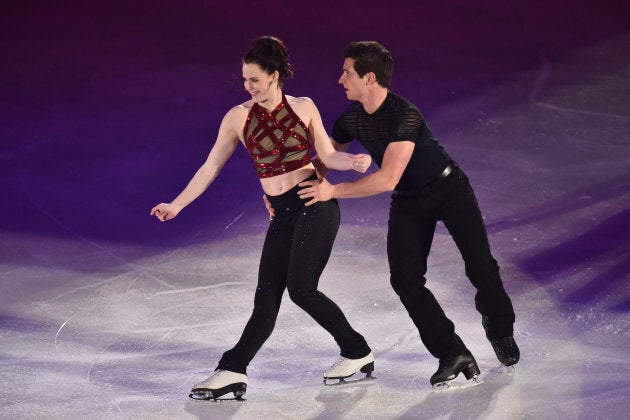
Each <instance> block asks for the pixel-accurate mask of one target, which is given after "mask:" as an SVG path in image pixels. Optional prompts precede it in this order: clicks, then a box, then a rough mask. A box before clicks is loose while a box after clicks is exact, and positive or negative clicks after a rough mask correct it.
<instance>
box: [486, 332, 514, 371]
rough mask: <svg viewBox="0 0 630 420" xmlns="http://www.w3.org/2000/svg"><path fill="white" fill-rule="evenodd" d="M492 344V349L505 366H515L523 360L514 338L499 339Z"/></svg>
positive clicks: (491, 342) (492, 341)
mask: <svg viewBox="0 0 630 420" xmlns="http://www.w3.org/2000/svg"><path fill="white" fill-rule="evenodd" d="M490 344H492V348H493V349H494V353H495V354H496V355H497V359H499V362H501V363H503V364H504V365H505V366H512V365H515V364H516V363H517V362H518V361H519V359H520V358H521V352H520V351H519V349H518V346H517V345H516V341H514V337H513V336H509V337H504V338H497V339H495V340H492V339H491V340H490Z"/></svg>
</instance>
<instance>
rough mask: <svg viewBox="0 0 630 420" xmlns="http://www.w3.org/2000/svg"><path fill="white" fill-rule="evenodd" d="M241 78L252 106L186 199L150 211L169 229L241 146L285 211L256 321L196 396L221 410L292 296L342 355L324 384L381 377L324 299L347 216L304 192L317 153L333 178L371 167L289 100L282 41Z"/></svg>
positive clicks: (263, 45)
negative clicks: (324, 282)
mask: <svg viewBox="0 0 630 420" xmlns="http://www.w3.org/2000/svg"><path fill="white" fill-rule="evenodd" d="M242 71H243V83H244V87H245V90H246V91H247V92H248V93H249V94H250V95H251V99H250V100H248V101H246V102H244V103H242V104H240V105H237V106H235V107H234V108H232V109H230V110H229V111H228V112H227V114H226V115H225V116H224V118H223V120H222V122H221V125H220V128H219V133H218V136H217V139H216V142H215V144H214V146H213V147H212V150H211V151H210V154H209V155H208V159H207V160H206V162H205V163H204V164H203V165H202V166H201V167H200V168H199V170H198V171H197V173H196V174H195V175H194V176H193V178H192V179H191V180H190V182H189V183H188V185H187V186H186V187H185V188H184V190H183V191H182V192H181V193H180V194H179V195H178V196H177V197H176V198H175V199H174V200H173V201H172V202H170V203H161V204H158V205H157V206H155V207H154V208H153V209H152V210H151V215H154V216H156V217H157V218H158V219H159V220H160V221H162V222H164V221H167V220H170V219H172V218H174V217H176V216H177V214H178V213H179V212H180V211H181V210H182V209H183V208H184V207H186V206H187V205H188V204H190V203H191V202H192V201H193V200H195V199H196V198H197V197H199V196H200V195H201V194H202V193H203V192H204V191H205V190H206V189H207V188H208V187H209V186H210V184H212V182H213V181H214V180H215V179H216V177H217V175H218V174H219V172H220V170H221V168H222V167H223V165H224V164H225V162H226V161H227V160H228V158H229V157H230V156H231V155H232V153H233V152H234V151H235V149H236V147H237V145H238V142H239V141H240V142H241V143H243V145H244V146H245V148H246V149H247V151H248V152H249V154H250V156H251V159H252V162H253V165H254V168H255V170H256V172H257V174H258V177H259V178H260V183H261V185H262V189H263V191H264V192H265V197H266V199H267V200H268V201H269V202H270V204H271V205H272V206H273V208H275V209H277V210H276V212H275V215H274V217H273V219H272V220H271V221H270V223H269V228H268V230H267V235H266V238H265V242H264V246H263V250H262V256H261V259H260V266H259V272H258V284H257V287H256V293H255V296H254V310H253V312H252V315H251V317H250V319H249V321H248V322H247V325H246V326H245V329H244V331H243V333H242V335H241V338H240V340H239V341H238V343H236V345H235V346H234V348H232V349H231V350H228V351H226V352H225V353H224V354H223V357H222V358H221V360H220V361H219V364H218V366H217V368H216V370H215V372H214V374H213V375H212V376H211V377H209V378H208V379H206V380H204V381H202V382H200V383H198V384H196V385H194V386H193V388H192V391H191V394H190V397H191V398H193V399H205V400H209V399H212V400H216V399H217V398H219V397H221V396H222V395H225V394H227V393H229V392H233V393H234V397H235V398H236V399H241V396H242V395H244V394H245V391H246V389H247V375H246V369H247V366H248V365H249V363H250V362H251V360H252V359H253V358H254V356H255V355H256V353H257V352H258V350H259V349H260V348H261V347H262V345H263V344H264V342H265V340H267V338H269V336H270V335H271V332H272V331H273V328H274V325H275V322H276V318H277V315H278V310H279V309H280V301H281V299H282V294H283V292H284V290H285V289H288V291H289V296H290V298H291V300H292V301H293V302H295V303H296V304H297V305H298V306H299V307H300V308H302V309H303V310H304V311H306V312H307V313H308V314H309V315H310V316H311V317H312V318H313V319H314V320H315V321H316V322H317V323H319V325H321V326H322V327H323V328H324V329H325V330H326V331H328V332H329V333H330V334H331V335H332V337H333V338H334V340H335V341H336V342H337V344H338V345H339V347H340V349H341V351H340V355H341V357H340V359H339V360H338V361H337V362H335V363H334V364H333V365H332V367H331V368H330V369H328V370H327V371H326V372H324V383H326V380H329V379H338V380H340V381H343V378H346V377H349V376H351V375H354V374H355V373H356V372H358V371H361V372H363V373H366V374H367V376H368V377H369V376H370V374H371V372H372V371H373V370H374V357H373V355H372V352H371V350H370V347H369V346H368V345H367V343H366V341H365V339H364V338H363V336H361V334H359V333H358V332H356V331H355V330H354V329H353V328H352V327H351V326H350V324H349V323H348V321H347V319H346V317H345V316H344V314H343V312H342V311H341V310H340V309H339V307H338V306H337V305H336V304H335V303H334V302H333V301H331V300H330V299H329V298H327V297H326V296H325V295H324V294H323V293H321V292H319V291H318V290H317V285H318V282H319V277H320V275H321V274H322V271H323V270H324V267H325V265H326V263H327V262H328V258H329V257H330V254H331V251H332V246H333V241H334V240H335V236H336V235H337V231H338V228H339V221H340V216H339V206H338V204H337V202H336V201H335V200H331V201H325V202H320V203H317V204H315V205H313V206H308V207H306V206H305V205H304V201H303V200H301V199H300V197H299V196H298V194H297V190H298V187H297V185H298V184H299V183H300V182H302V181H305V180H315V179H317V175H316V171H315V165H314V164H313V162H312V161H311V155H312V153H311V152H312V148H313V146H314V147H315V149H316V150H317V153H318V159H319V160H321V162H323V164H324V165H325V166H326V167H327V168H332V169H338V170H349V169H353V170H356V171H358V172H365V171H366V170H367V168H368V167H369V165H370V163H371V158H370V157H369V155H365V154H359V155H350V154H347V153H343V152H337V151H335V150H334V148H333V146H332V144H331V142H330V140H329V139H328V136H327V134H326V131H325V129H324V126H323V123H322V120H321V117H320V114H319V111H318V110H317V107H316V106H315V104H314V103H313V101H312V100H310V99H309V98H304V97H292V96H286V95H284V94H283V92H282V88H283V84H284V81H285V80H286V79H287V78H288V77H290V76H291V75H292V73H293V71H292V69H291V66H290V64H289V61H288V51H287V48H286V46H285V45H284V43H283V42H282V41H281V40H279V39H277V38H274V37H269V36H263V37H260V38H257V39H255V40H254V41H253V42H252V44H251V47H250V49H249V51H248V52H247V53H246V54H245V56H244V57H243V70H242ZM315 160H317V159H315Z"/></svg>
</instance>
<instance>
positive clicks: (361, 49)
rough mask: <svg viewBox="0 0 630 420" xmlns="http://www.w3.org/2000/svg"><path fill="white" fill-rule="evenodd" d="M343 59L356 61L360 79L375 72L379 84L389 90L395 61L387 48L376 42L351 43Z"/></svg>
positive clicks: (356, 69) (355, 66)
mask: <svg viewBox="0 0 630 420" xmlns="http://www.w3.org/2000/svg"><path fill="white" fill-rule="evenodd" d="M343 57H344V58H352V59H353V60H354V70H355V71H356V72H357V74H358V75H359V76H360V77H363V76H365V75H366V74H367V73H369V72H373V73H374V74H375V75H376V81H377V82H378V84H379V85H381V86H383V87H385V88H389V85H390V84H391V80H392V72H393V71H394V59H393V58H392V56H391V54H390V53H389V51H387V48H385V47H384V46H382V45H381V44H379V43H378V42H376V41H357V42H351V43H350V44H348V45H347V46H346V48H345V49H344V50H343Z"/></svg>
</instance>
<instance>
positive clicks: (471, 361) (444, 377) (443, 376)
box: [431, 353, 480, 390]
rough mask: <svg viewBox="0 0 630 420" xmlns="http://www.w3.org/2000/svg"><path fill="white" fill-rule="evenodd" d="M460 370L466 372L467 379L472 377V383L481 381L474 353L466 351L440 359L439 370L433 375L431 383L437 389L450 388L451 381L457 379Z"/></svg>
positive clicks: (475, 383)
mask: <svg viewBox="0 0 630 420" xmlns="http://www.w3.org/2000/svg"><path fill="white" fill-rule="evenodd" d="M460 372H463V373H464V376H465V377H466V379H469V380H471V379H472V381H471V383H470V385H477V384H479V383H480V382H479V373H480V372H479V367H478V366H477V362H476V361H475V358H474V357H473V355H472V354H470V353H465V354H459V355H457V356H451V357H445V358H442V359H440V366H439V367H438V370H437V372H435V373H434V374H433V376H431V385H433V388H434V389H437V390H441V389H446V388H449V387H450V385H451V384H450V381H452V380H453V379H455V378H456V377H457V376H458V375H459V373H460Z"/></svg>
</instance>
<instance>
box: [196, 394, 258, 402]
mask: <svg viewBox="0 0 630 420" xmlns="http://www.w3.org/2000/svg"><path fill="white" fill-rule="evenodd" d="M188 398H190V399H191V400H195V401H212V402H223V401H247V400H246V399H245V398H243V396H242V395H235V396H234V397H232V398H222V397H217V398H214V397H213V396H212V394H211V393H207V392H191V393H190V394H189V395H188Z"/></svg>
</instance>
